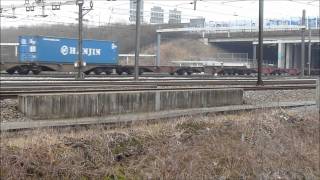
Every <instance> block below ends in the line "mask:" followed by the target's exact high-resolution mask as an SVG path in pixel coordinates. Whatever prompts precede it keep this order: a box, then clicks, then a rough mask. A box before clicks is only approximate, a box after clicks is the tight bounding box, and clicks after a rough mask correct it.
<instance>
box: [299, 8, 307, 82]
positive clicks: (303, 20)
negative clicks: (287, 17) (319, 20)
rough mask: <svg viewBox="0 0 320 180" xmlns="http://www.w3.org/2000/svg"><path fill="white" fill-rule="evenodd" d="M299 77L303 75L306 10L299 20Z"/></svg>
mask: <svg viewBox="0 0 320 180" xmlns="http://www.w3.org/2000/svg"><path fill="white" fill-rule="evenodd" d="M301 26H302V27H301V74H300V76H301V77H304V67H305V61H304V59H305V31H306V10H305V9H304V10H303V11H302V20H301Z"/></svg>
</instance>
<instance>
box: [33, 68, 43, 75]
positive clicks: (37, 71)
mask: <svg viewBox="0 0 320 180" xmlns="http://www.w3.org/2000/svg"><path fill="white" fill-rule="evenodd" d="M32 73H33V74H34V75H38V74H40V73H41V70H40V69H35V70H32Z"/></svg>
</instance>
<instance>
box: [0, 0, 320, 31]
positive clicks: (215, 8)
mask: <svg viewBox="0 0 320 180" xmlns="http://www.w3.org/2000/svg"><path fill="white" fill-rule="evenodd" d="M0 1H1V7H3V8H4V9H5V10H7V11H5V12H3V13H2V15H4V16H10V15H12V10H11V9H10V7H11V6H12V5H14V6H19V5H23V4H24V0H0ZM33 1H34V0H30V2H33ZM58 1H61V2H64V1H67V0H46V2H58ZM93 2H94V10H93V11H91V12H90V13H89V14H88V15H86V16H85V19H87V20H88V21H87V22H85V24H88V25H99V24H100V25H106V24H108V23H115V22H119V23H129V0H118V1H109V2H108V1H106V0H93ZM190 2H193V1H192V0H180V1H177V0H169V1H168V0H166V1H165V0H157V1H155V0H144V21H147V22H148V21H150V9H151V8H152V7H153V6H161V7H162V8H163V9H164V13H165V22H167V21H168V16H169V9H174V8H177V9H178V10H179V11H182V22H189V20H190V18H196V17H205V18H206V21H207V22H209V21H240V20H256V19H257V18H258V5H259V1H258V0H242V1H241V0H202V1H198V3H197V10H196V11H194V10H193V5H192V4H190ZM88 4H89V0H86V4H85V5H87V6H88ZM303 9H305V10H306V14H307V16H319V1H318V0H265V7H264V16H265V19H274V18H277V19H290V17H297V18H298V17H301V15H302V10H303ZM15 13H16V16H17V18H7V17H1V28H3V27H11V26H15V27H16V26H22V25H37V24H68V23H71V24H77V20H76V18H77V16H78V15H77V14H78V7H77V6H76V5H65V6H62V7H61V10H59V11H52V10H51V7H46V14H47V15H48V17H45V18H43V17H40V16H39V15H40V14H41V13H42V11H41V7H36V8H35V11H34V12H26V11H25V8H24V7H23V8H17V9H16V11H15Z"/></svg>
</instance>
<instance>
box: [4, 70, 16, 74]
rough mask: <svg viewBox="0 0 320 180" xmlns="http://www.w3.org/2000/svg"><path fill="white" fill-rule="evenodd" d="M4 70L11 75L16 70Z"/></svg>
mask: <svg viewBox="0 0 320 180" xmlns="http://www.w3.org/2000/svg"><path fill="white" fill-rule="evenodd" d="M6 71H7V73H8V74H10V75H12V74H14V73H15V72H16V69H7V70H6Z"/></svg>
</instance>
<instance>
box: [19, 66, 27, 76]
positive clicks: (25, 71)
mask: <svg viewBox="0 0 320 180" xmlns="http://www.w3.org/2000/svg"><path fill="white" fill-rule="evenodd" d="M18 74H21V75H27V74H29V69H28V68H25V67H20V68H18Z"/></svg>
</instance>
